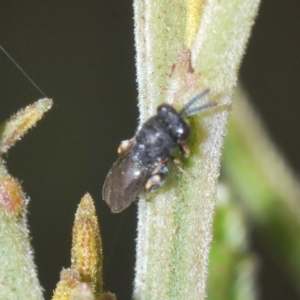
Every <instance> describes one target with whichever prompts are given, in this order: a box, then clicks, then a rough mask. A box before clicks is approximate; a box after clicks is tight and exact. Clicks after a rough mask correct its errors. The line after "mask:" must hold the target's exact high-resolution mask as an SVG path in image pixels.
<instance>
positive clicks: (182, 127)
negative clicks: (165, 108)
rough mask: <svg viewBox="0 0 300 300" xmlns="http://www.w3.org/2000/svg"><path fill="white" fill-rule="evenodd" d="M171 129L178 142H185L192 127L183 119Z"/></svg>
mask: <svg viewBox="0 0 300 300" xmlns="http://www.w3.org/2000/svg"><path fill="white" fill-rule="evenodd" d="M171 131H172V132H173V135H174V136H175V137H176V139H177V142H178V143H182V142H185V141H186V140H187V139H188V138H189V136H190V128H189V126H188V125H187V124H186V123H185V122H184V121H183V120H182V122H180V123H177V124H174V125H173V126H172V129H171Z"/></svg>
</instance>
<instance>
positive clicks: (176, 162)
mask: <svg viewBox="0 0 300 300" xmlns="http://www.w3.org/2000/svg"><path fill="white" fill-rule="evenodd" d="M172 162H173V164H174V165H175V166H176V167H177V168H178V170H179V171H180V172H182V173H183V174H185V175H187V176H190V177H192V178H193V179H196V177H195V176H193V175H192V174H190V173H188V172H186V171H185V170H183V169H182V167H181V160H180V159H179V158H176V157H172Z"/></svg>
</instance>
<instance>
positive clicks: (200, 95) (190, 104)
mask: <svg viewBox="0 0 300 300" xmlns="http://www.w3.org/2000/svg"><path fill="white" fill-rule="evenodd" d="M208 93H209V89H206V90H204V91H202V92H201V93H199V94H197V95H196V96H195V97H194V98H192V100H190V101H189V102H188V103H187V104H186V105H185V106H184V107H183V109H182V110H181V112H180V113H179V114H180V115H181V116H187V115H188V114H186V111H188V110H189V109H190V108H191V107H192V106H193V105H194V104H195V103H196V102H197V101H199V100H200V99H201V98H203V97H204V96H205V95H207V94H208Z"/></svg>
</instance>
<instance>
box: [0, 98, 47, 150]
mask: <svg viewBox="0 0 300 300" xmlns="http://www.w3.org/2000/svg"><path fill="white" fill-rule="evenodd" d="M51 106H52V100H51V99H47V98H44V99H41V100H39V101H37V102H35V103H33V104H31V105H28V106H27V107H25V108H23V109H21V110H20V111H19V112H18V113H16V114H15V115H13V116H12V117H11V118H10V119H9V120H8V121H7V122H6V123H5V124H4V125H3V126H2V130H1V131H2V132H1V137H0V154H2V153H5V152H7V150H8V149H9V148H10V147H11V146H13V145H14V144H15V143H16V141H18V140H20V139H21V137H22V136H23V135H24V134H25V133H26V132H27V131H28V130H29V129H30V128H31V127H33V126H34V125H35V124H36V122H37V121H39V120H40V119H41V118H42V116H43V115H44V113H45V112H46V111H47V110H49V109H50V108H51Z"/></svg>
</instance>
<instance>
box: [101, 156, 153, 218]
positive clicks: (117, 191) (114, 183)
mask: <svg viewBox="0 0 300 300" xmlns="http://www.w3.org/2000/svg"><path fill="white" fill-rule="evenodd" d="M148 178H149V172H148V171H147V168H144V167H143V166H142V165H141V164H140V163H138V162H136V161H134V160H133V158H132V151H131V150H129V151H127V152H125V153H124V154H122V155H120V156H119V157H118V159H117V161H116V162H115V163H114V164H113V166H112V168H111V169H110V171H109V173H108V175H107V177H106V180H105V182H104V186H103V190H102V198H103V200H105V201H106V203H107V204H108V206H109V207H110V209H111V211H112V212H113V213H119V212H121V211H122V210H124V209H125V208H126V207H128V206H129V205H130V204H131V203H132V202H134V201H135V200H136V199H137V196H138V194H139V193H140V192H141V191H142V190H143V189H144V185H145V183H146V181H147V180H148Z"/></svg>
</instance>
